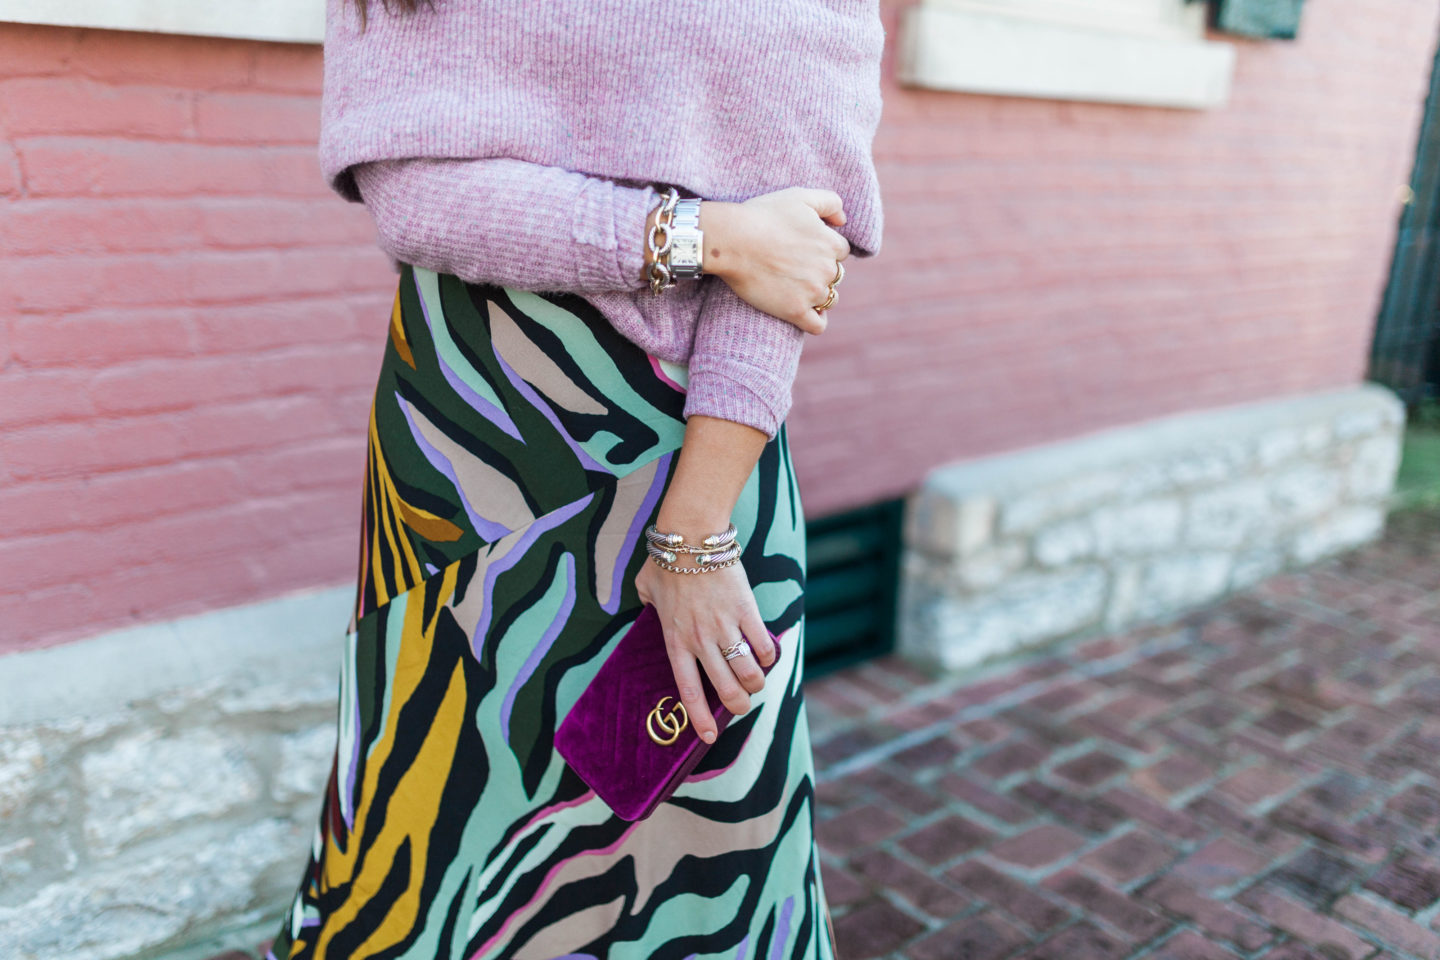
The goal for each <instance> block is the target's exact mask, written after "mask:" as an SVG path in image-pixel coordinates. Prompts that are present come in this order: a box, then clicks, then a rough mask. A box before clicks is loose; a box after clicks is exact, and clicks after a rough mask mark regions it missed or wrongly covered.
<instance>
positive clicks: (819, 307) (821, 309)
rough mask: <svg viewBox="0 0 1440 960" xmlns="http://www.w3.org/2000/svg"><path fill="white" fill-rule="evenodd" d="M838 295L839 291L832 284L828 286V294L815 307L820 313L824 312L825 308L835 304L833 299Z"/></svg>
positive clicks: (827, 308)
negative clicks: (823, 300) (822, 301)
mask: <svg viewBox="0 0 1440 960" xmlns="http://www.w3.org/2000/svg"><path fill="white" fill-rule="evenodd" d="M839 296H840V294H839V292H838V291H836V289H835V288H834V287H833V286H832V287H831V288H830V296H828V297H826V298H825V302H824V303H822V304H819V305H817V306H816V307H815V309H816V310H817V311H818V312H820V313H824V312H825V311H826V310H829V309H830V308H831V307H833V306H835V301H836V299H838V298H839Z"/></svg>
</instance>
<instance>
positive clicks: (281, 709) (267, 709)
mask: <svg viewBox="0 0 1440 960" xmlns="http://www.w3.org/2000/svg"><path fill="white" fill-rule="evenodd" d="M343 652H344V647H343V646H342V644H341V642H340V641H339V640H336V642H335V670H334V671H333V672H331V673H329V674H309V673H306V674H305V675H304V676H299V677H295V678H293V679H286V680H283V681H276V682H273V683H264V684H258V685H255V686H248V687H246V688H244V689H242V690H230V691H227V692H226V693H224V694H222V695H221V696H219V697H217V698H216V699H215V701H214V708H215V709H217V710H219V711H220V712H221V713H224V714H239V715H243V714H255V713H260V714H276V713H289V712H292V711H295V710H327V711H332V712H333V710H334V709H335V706H336V703H337V701H338V699H339V689H340V688H339V670H340V657H341V654H342V653H343Z"/></svg>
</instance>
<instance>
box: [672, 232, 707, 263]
mask: <svg viewBox="0 0 1440 960" xmlns="http://www.w3.org/2000/svg"><path fill="white" fill-rule="evenodd" d="M699 262H700V239H699V238H698V237H676V238H675V239H674V240H672V241H671V245H670V264H671V266H676V265H684V266H693V265H695V264H697V263H699Z"/></svg>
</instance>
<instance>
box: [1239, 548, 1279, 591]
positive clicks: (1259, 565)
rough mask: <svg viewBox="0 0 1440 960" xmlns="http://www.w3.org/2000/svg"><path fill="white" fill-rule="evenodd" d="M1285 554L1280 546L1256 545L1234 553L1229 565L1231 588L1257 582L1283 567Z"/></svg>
mask: <svg viewBox="0 0 1440 960" xmlns="http://www.w3.org/2000/svg"><path fill="white" fill-rule="evenodd" d="M1285 562H1286V555H1285V551H1284V550H1283V549H1281V548H1280V547H1256V548H1253V549H1248V550H1242V551H1240V552H1239V553H1237V554H1236V555H1235V562H1234V564H1233V565H1232V566H1231V567H1230V587H1229V589H1231V590H1238V589H1240V588H1241V587H1248V586H1250V585H1251V584H1255V583H1259V582H1260V581H1261V580H1264V579H1265V578H1266V577H1268V576H1270V575H1272V574H1276V573H1279V572H1280V571H1281V570H1284V569H1285Z"/></svg>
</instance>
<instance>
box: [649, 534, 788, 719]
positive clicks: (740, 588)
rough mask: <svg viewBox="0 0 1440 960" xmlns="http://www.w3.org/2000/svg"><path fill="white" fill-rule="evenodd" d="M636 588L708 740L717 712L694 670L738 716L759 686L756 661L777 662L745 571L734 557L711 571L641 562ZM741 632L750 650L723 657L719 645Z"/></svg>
mask: <svg viewBox="0 0 1440 960" xmlns="http://www.w3.org/2000/svg"><path fill="white" fill-rule="evenodd" d="M712 532H713V531H712ZM687 539H689V537H688V535H687ZM697 539H698V538H697ZM635 587H636V589H637V590H638V592H639V594H640V599H641V600H643V601H644V602H645V603H649V604H653V605H654V607H655V610H656V612H657V613H659V614H660V624H661V626H662V628H663V629H664V631H665V647H666V649H667V651H668V652H669V654H670V668H671V670H673V671H674V673H675V686H676V689H677V690H679V692H680V702H681V703H683V704H685V710H686V712H687V713H688V714H689V715H690V722H691V723H692V724H694V725H695V732H696V733H698V734H699V735H700V737H701V738H702V739H703V740H704V741H705V742H706V743H713V742H714V741H715V736H716V733H717V731H716V728H715V717H714V716H713V715H712V714H711V713H710V707H709V704H708V703H707V702H706V700H705V692H704V689H703V688H702V687H701V685H700V670H701V669H703V670H704V671H705V673H706V674H707V675H708V676H709V677H710V683H711V684H712V685H713V686H714V687H715V692H716V693H718V694H720V700H721V701H722V702H723V703H724V704H725V707H726V709H728V710H729V711H730V712H731V713H733V714H735V715H736V716H739V715H740V714H742V713H745V712H746V711H747V710H749V709H750V694H752V693H759V692H760V691H761V689H763V688H764V686H765V674H763V673H762V672H761V671H760V665H761V664H763V665H765V666H769V665H770V664H771V663H772V662H774V660H775V645H774V644H773V643H772V642H771V641H770V634H769V631H768V630H766V628H765V621H764V620H763V619H762V618H761V616H760V608H759V607H758V606H756V604H755V594H754V593H753V592H752V591H751V589H750V581H749V579H748V578H747V577H746V576H745V570H744V568H743V567H741V566H740V564H738V563H733V564H731V565H730V566H728V567H723V568H721V569H719V570H715V571H712V572H710V573H693V574H691V573H673V572H671V571H669V570H663V569H661V568H660V567H658V566H656V565H655V564H654V563H653V562H651V561H649V560H647V561H646V562H645V566H644V568H643V569H642V570H641V571H640V572H639V573H638V574H636V576H635ZM742 635H743V636H744V637H745V639H746V640H748V641H749V642H750V649H751V651H752V652H753V654H754V656H751V655H748V654H742V655H741V656H738V657H736V658H735V659H733V660H729V661H727V660H725V658H724V657H723V656H721V651H722V650H723V649H724V648H725V647H727V646H729V645H730V644H731V643H733V642H734V641H736V640H738V639H739V638H740V637H741V636H742ZM756 658H758V659H759V660H760V663H759V664H757V663H756ZM697 661H698V664H699V666H698V667H697V665H696V664H697Z"/></svg>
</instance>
